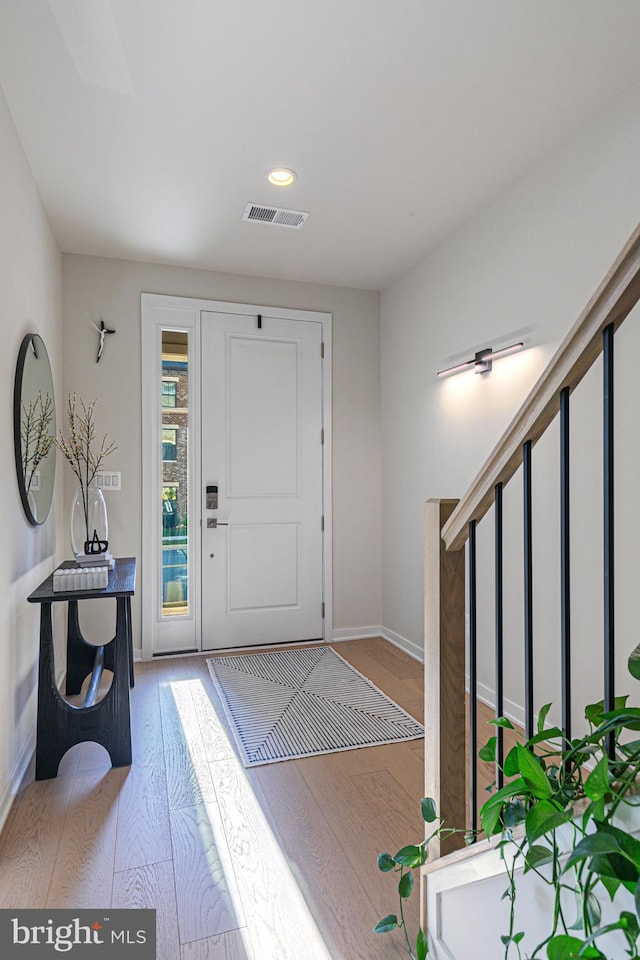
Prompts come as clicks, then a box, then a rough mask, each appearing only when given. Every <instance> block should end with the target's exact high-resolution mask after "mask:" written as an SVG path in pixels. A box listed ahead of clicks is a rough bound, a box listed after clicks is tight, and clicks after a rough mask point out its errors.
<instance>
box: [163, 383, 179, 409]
mask: <svg viewBox="0 0 640 960" xmlns="http://www.w3.org/2000/svg"><path fill="white" fill-rule="evenodd" d="M177 389H178V384H177V383H176V381H175V380H163V381H162V406H163V407H175V406H177Z"/></svg>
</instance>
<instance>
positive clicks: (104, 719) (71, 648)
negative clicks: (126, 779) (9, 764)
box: [27, 557, 136, 780]
mask: <svg viewBox="0 0 640 960" xmlns="http://www.w3.org/2000/svg"><path fill="white" fill-rule="evenodd" d="M61 566H62V568H65V567H70V566H75V564H74V563H73V561H66V562H65V563H63V564H62V565H61ZM135 582H136V560H135V557H126V558H124V559H118V560H116V562H115V567H114V568H113V570H110V571H109V582H108V584H107V586H106V587H105V588H104V589H103V590H73V591H69V592H66V593H65V592H58V593H54V591H53V574H51V576H49V577H47V579H46V580H45V581H44V582H43V583H41V584H40V586H39V587H38V588H37V589H36V590H34V591H33V593H32V594H30V596H29V597H27V600H28V601H29V603H39V604H40V666H39V671H38V723H37V743H36V780H49V779H50V778H52V777H55V776H57V774H58V767H59V765H60V761H61V760H62V757H63V756H64V754H65V753H66V752H67V750H68V749H69V748H70V747H72V746H74V745H75V744H76V743H82V742H83V741H85V740H93V741H95V742H96V743H100V744H102V746H103V747H104V748H105V749H106V750H107V751H108V753H109V756H110V757H111V763H112V764H113V766H114V767H124V766H128V765H129V764H130V763H131V719H130V714H129V687H130V686H133V682H134V679H133V638H132V629H131V597H132V596H133V594H134V591H135ZM103 597H107V598H110V599H115V601H116V632H115V636H114V637H113V639H112V640H111V641H110V642H109V643H106V644H104V645H103V646H97V645H95V644H92V643H87V641H86V640H85V639H84V637H83V636H82V633H81V631H80V623H79V618H78V601H79V600H94V599H100V598H103ZM57 601H65V602H66V603H67V604H68V608H67V679H66V686H65V692H66V693H67V694H68V695H70V694H76V693H80V689H81V687H82V684H83V682H84V680H85V679H86V677H87V676H89V674H91V675H92V677H91V682H90V683H89V688H88V690H87V693H86V696H85V698H84V701H83V703H82V705H81V706H74V705H73V704H70V703H68V702H67V701H66V700H65V699H64V698H63V697H62V695H61V693H60V691H59V689H58V685H57V682H56V671H55V662H54V652H53V623H52V616H51V604H52V603H56V602H57ZM105 668H106V669H107V670H111V671H112V672H113V680H112V682H111V686H110V687H109V690H108V691H107V693H106V694H105V696H104V697H103V698H102V700H100V701H98V702H96V697H97V693H98V687H99V685H100V678H101V676H102V671H103V669H105Z"/></svg>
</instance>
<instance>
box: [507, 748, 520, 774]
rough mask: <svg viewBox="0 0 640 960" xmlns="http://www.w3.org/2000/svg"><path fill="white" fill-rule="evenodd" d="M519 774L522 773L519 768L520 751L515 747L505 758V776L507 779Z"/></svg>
mask: <svg viewBox="0 0 640 960" xmlns="http://www.w3.org/2000/svg"><path fill="white" fill-rule="evenodd" d="M518 773H520V767H519V766H518V751H517V750H516V748H515V747H512V748H511V750H509V753H508V754H507V756H506V757H505V761H504V775H505V777H515V776H516V775H517V774H518Z"/></svg>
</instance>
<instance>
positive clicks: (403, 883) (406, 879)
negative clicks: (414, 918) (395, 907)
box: [398, 870, 413, 900]
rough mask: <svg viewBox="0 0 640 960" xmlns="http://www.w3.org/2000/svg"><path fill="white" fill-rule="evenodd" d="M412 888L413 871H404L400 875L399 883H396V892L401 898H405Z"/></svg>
mask: <svg viewBox="0 0 640 960" xmlns="http://www.w3.org/2000/svg"><path fill="white" fill-rule="evenodd" d="M412 890H413V873H412V872H411V870H409V872H408V873H404V874H403V875H402V876H401V877H400V883H399V884H398V893H399V895H400V896H401V897H402V899H403V900H406V899H407V898H408V897H410V896H411V891H412Z"/></svg>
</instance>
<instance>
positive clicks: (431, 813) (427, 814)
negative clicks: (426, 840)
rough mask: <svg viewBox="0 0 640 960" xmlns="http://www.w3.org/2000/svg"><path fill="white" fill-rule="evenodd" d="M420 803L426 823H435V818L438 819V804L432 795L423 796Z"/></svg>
mask: <svg viewBox="0 0 640 960" xmlns="http://www.w3.org/2000/svg"><path fill="white" fill-rule="evenodd" d="M420 805H421V808H422V819H423V820H424V821H425V822H426V823H433V821H434V820H437V819H438V814H437V812H436V804H435V801H434V800H432V799H431V797H423V798H422V801H421V804H420Z"/></svg>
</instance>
